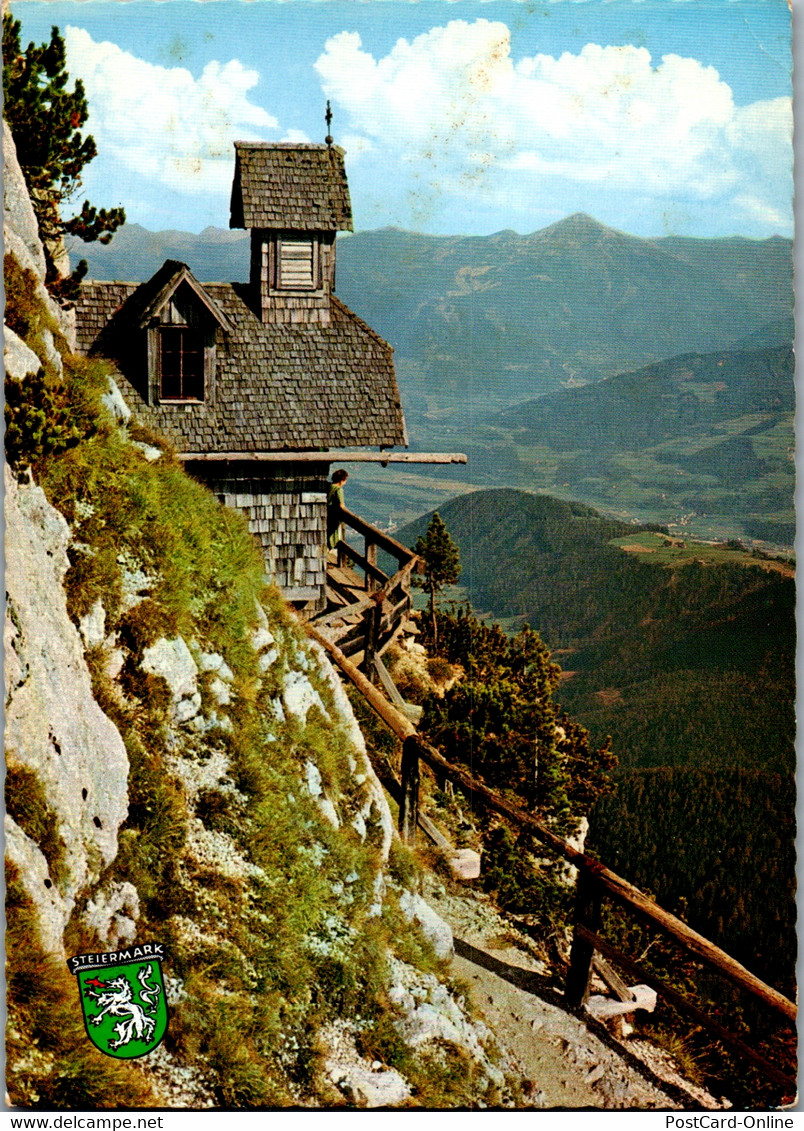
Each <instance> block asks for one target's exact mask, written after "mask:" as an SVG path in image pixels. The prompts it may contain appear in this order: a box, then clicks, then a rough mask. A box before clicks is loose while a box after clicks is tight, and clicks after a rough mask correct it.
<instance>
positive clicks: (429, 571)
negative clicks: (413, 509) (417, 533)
mask: <svg viewBox="0 0 804 1131" xmlns="http://www.w3.org/2000/svg"><path fill="white" fill-rule="evenodd" d="M413 550H414V553H416V554H418V555H419V557H420V558H421V559H422V561H423V563H424V569H423V571H422V572H423V573H424V581H423V582H422V583H421V584H422V585H423V588H424V589H426V590H427V593H428V594H429V597H430V603H429V610H430V623H431V625H432V630H433V651H434V652H437V651H438V624H437V621H436V593H440V592H441V590H442V589H443V588H444V586H445V585H453V584H454V583H455V582H456V581H457V580H458V578H459V577H460V574H461V559H460V553H459V551H458V547H457V546H456V545H455V543H454V542H453V541H452V539H451V538H450V536H449V531H448V530H447V527H446V524H445V523H444V520H443V519H442V517H441V515H440V514H439V513H438V511H436V512H435V514H434V515H433V517H432V518H431V519H430V525H429V526H428V527H427V533H426V534H425V535H423V537H421V538H419V539H418V541H417V542H416V545H415V546H414V547H413Z"/></svg>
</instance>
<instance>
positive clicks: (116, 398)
mask: <svg viewBox="0 0 804 1131" xmlns="http://www.w3.org/2000/svg"><path fill="white" fill-rule="evenodd" d="M101 401H102V402H103V404H104V405H105V406H106V408H108V410H109V412H110V413H111V414H112V416H113V417H114V419H115V420H116V421H117V422H118V424H127V423H128V422H129V420H130V419H131V409H130V408H129V407H128V405H127V404H126V402H125V401H124V400H123V394H122V393H121V392H120V389H119V388H118V387H117V382H116V381H113V380H112V378H111V377H110V378H109V392H108V393H104V394H103V396H102V397H101ZM157 451H158V449H157ZM160 455H161V453H160Z"/></svg>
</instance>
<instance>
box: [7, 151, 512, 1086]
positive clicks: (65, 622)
mask: <svg viewBox="0 0 804 1131" xmlns="http://www.w3.org/2000/svg"><path fill="white" fill-rule="evenodd" d="M4 158H5V223H4V233H5V240H6V252H7V258H6V285H7V323H9V325H7V327H6V354H5V356H6V370H7V389H8V405H9V410H8V411H9V414H10V415H9V421H10V423H9V433H8V435H9V437H10V443H11V445H12V448H13V458H11V460H10V462H11V467H10V469H9V472H8V475H7V495H6V523H7V538H6V552H7V582H6V584H7V590H8V603H7V609H6V628H5V632H6V637H5V639H6V657H7V662H6V673H5V674H6V711H7V714H6V718H7V727H6V757H7V764H8V777H7V815H6V839H7V869H8V877H9V905H8V916H9V933H8V945H9V958H10V967H9V982H8V986H9V1029H8V1033H9V1052H8V1087H9V1092H10V1095H11V1099H12V1102H13V1103H15V1104H17V1105H19V1106H23V1107H28V1106H44V1107H48V1106H52V1105H55V1104H57V1103H58V1104H66V1103H69V1104H71V1105H73V1106H82V1105H86V1106H99V1107H104V1106H107V1107H112V1106H115V1107H117V1106H121V1105H122V1106H125V1105H127V1104H142V1105H148V1104H152V1105H154V1106H168V1107H170V1106H174V1107H204V1106H215V1105H220V1104H224V1105H227V1106H234V1107H256V1106H265V1105H272V1106H282V1105H287V1104H304V1105H309V1106H341V1105H349V1104H351V1105H356V1106H376V1105H380V1104H382V1105H398V1104H403V1103H404V1104H406V1105H411V1104H412V1105H416V1104H427V1105H435V1106H438V1105H440V1104H444V1103H447V1104H470V1105H473V1104H480V1105H481V1106H482V1105H485V1104H488V1103H489V1102H502V1101H504V1097H505V1094H506V1091H505V1088H506V1086H505V1081H504V1080H503V1077H502V1075H501V1073H500V1072H499V1071H498V1070H497V1069H496V1068H495V1067H494V1066H493V1064H492V1063H491V1061H490V1059H489V1056H488V1054H487V1051H486V1047H485V1046H486V1044H487V1038H488V1034H487V1033H486V1032H485V1030H484V1028H483V1026H482V1025H479V1024H475V1023H473V1022H472V1020H471V1019H470V1018H469V1017H467V1016H466V1014H465V1012H464V1009H463V1007H462V1005H461V1004H460V1003H458V1002H456V1001H455V1000H454V998H453V997H452V996H451V994H450V993H449V991H448V990H447V989H446V987H445V986H444V985H443V984H442V981H441V980H440V977H439V971H440V970H441V965H440V964H441V963H442V962H443V960H444V958H445V957H447V956H448V954H449V952H450V949H451V935H450V932H449V928H448V927H447V926H446V925H445V924H444V923H443V922H442V921H441V920H439V919H438V917H437V916H436V915H435V914H434V912H432V911H431V909H430V908H429V907H428V906H427V904H426V903H425V902H424V901H423V900H422V899H421V897H420V895H419V894H418V892H417V890H416V889H417V883H418V881H417V876H416V870H415V867H414V865H413V862H412V861H411V859H410V858H409V856H408V855H407V853H406V852H405V851H404V849H402V848H401V846H400V845H399V843H398V841H396V838H395V833H394V830H393V823H392V819H391V815H390V812H389V810H388V806H387V803H386V800H385V797H384V794H383V791H382V789H381V787H380V785H379V783H378V781H377V779H376V776H375V775H374V772H373V770H372V767H371V765H370V763H369V761H368V758H367V757H366V751H365V744H364V742H363V738H362V735H361V733H360V730H359V728H358V726H357V724H356V722H355V718H354V715H353V714H352V710H351V707H350V704H349V700H348V698H347V697H346V694H345V693H344V690H343V688H342V686H341V684H340V681H339V680H338V678H337V676H336V675H335V673H334V671H333V670H332V669H331V667H330V666H329V664H328V661H327V659H326V658H325V656H324V655H323V653H322V652H321V651H320V650H319V649H318V648H317V647H316V646H314V645H311V643H310V642H309V641H307V639H306V638H305V637H304V635H303V633H302V632H301V630H300V628H299V626H298V625H297V624H296V623H295V621H294V620H293V619H292V617H291V616H290V614H289V613H288V612H287V610H286V609H285V608H284V607H283V606H282V604H281V601H280V599H279V597H278V595H277V594H276V592H275V591H271V590H266V589H265V588H264V586H263V582H262V565H261V560H260V558H259V553H258V551H256V549H255V548H254V547H253V546H252V545H251V544H250V541H249V538H248V535H247V531H246V530H245V527H244V525H243V523H242V522H241V520H240V519H239V517H238V516H237V515H235V514H234V513H232V512H226V511H225V510H224V509H223V508H221V507H219V505H218V504H217V503H216V502H215V500H214V499H213V498H212V497H211V496H209V495H207V493H206V492H205V491H204V490H203V489H202V488H200V487H199V486H198V485H196V484H194V483H192V482H191V481H190V480H188V479H186V477H185V476H184V474H183V472H182V470H181V468H180V467H179V466H178V465H177V464H175V463H174V462H173V461H172V459H171V456H170V453H169V451H167V450H166V448H165V447H164V446H163V445H162V444H161V442H160V440H159V438H158V437H155V436H153V435H151V434H149V433H146V432H145V431H144V430H143V429H141V428H140V427H139V426H138V424H137V421H136V419H135V418H133V417H132V415H131V413H130V411H129V409H128V408H127V406H126V405H125V404H124V403H123V402H122V399H121V398H120V395H119V392H118V391H117V389H116V387H115V385H114V381H113V374H110V372H109V371H108V370H106V369H105V368H104V367H103V366H102V365H98V364H95V363H93V364H88V363H86V362H84V361H82V360H80V359H77V358H75V357H74V356H72V354H71V352H70V347H71V326H70V319H69V315H66V314H65V313H64V312H63V311H62V310H61V309H60V308H59V307H58V306H56V305H55V304H54V303H53V302H52V300H51V299H50V297H49V296H48V294H47V292H46V291H45V288H44V284H43V277H44V257H43V255H42V249H41V245H40V244H39V240H38V234H37V230H36V221H35V217H34V215H33V211H32V209H31V207H30V201H29V199H28V196H27V193H26V191H25V185H24V181H23V178H22V175H21V173H20V171H19V168H18V166H17V164H16V160H15V157H14V151H13V144H12V143H11V141H10V138H9V136H8V134H6V135H5V137H4ZM10 450H11V449H10ZM152 940H158V941H160V942H163V943H164V944H165V946H166V949H167V954H168V957H167V961H166V964H165V975H166V984H167V987H168V997H169V1000H170V1005H171V1011H172V1012H171V1022H170V1026H169V1030H168V1034H167V1037H166V1039H165V1041H164V1042H163V1044H162V1045H160V1046H159V1048H158V1049H157V1050H155V1051H154V1052H153V1053H152V1054H150V1055H148V1056H145V1057H143V1058H141V1059H140V1060H138V1061H136V1062H133V1061H132V1062H128V1063H127V1065H126V1072H125V1073H123V1074H121V1073H120V1071H119V1065H118V1064H117V1062H115V1061H113V1060H109V1059H107V1058H104V1057H103V1056H102V1055H101V1054H99V1053H96V1052H95V1050H94V1049H93V1048H92V1047H91V1046H90V1045H89V1042H87V1041H86V1039H85V1036H84V1033H83V1025H82V1022H81V1014H80V1009H79V1004H78V998H77V990H76V988H75V984H74V982H72V981H71V979H70V978H69V976H68V974H67V969H66V966H65V964H64V959H65V957H66V956H68V955H69V954H73V953H76V952H79V951H83V950H101V951H102V950H110V949H115V948H116V947H118V946H119V945H121V944H129V943H133V942H143V941H152ZM32 986H34V987H35V989H34V990H33V991H32V989H31V987H32ZM445 1081H451V1083H449V1084H447V1083H445ZM456 1081H458V1083H456ZM450 1089H452V1090H451V1091H450Z"/></svg>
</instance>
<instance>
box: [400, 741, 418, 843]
mask: <svg viewBox="0 0 804 1131" xmlns="http://www.w3.org/2000/svg"><path fill="white" fill-rule="evenodd" d="M418 820H419V746H418V741H417V739H416V736H415V735H412V736H411V737H410V738H406V739H405V741H404V742H403V744H402V797H401V798H400V801H399V835H400V836H401V837H402V840H403V841H404V842H405V844H414V843H415V840H416V825H417V823H418Z"/></svg>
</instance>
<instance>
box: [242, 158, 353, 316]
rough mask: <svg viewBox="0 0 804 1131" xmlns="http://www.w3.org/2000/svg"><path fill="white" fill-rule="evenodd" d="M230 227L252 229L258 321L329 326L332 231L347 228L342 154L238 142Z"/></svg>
mask: <svg viewBox="0 0 804 1131" xmlns="http://www.w3.org/2000/svg"><path fill="white" fill-rule="evenodd" d="M229 226H230V227H232V228H248V229H249V230H250V231H251V272H250V277H251V288H252V294H253V296H254V301H255V307H256V309H257V311H258V313H259V316H260V318H261V320H262V321H263V322H291V323H294V324H305V323H317V324H319V325H321V324H324V325H327V324H329V321H330V296H331V294H332V292H333V290H334V287H335V233H336V232H337V231H352V205H351V201H350V199H349V186H348V184H347V182H346V170H345V167H344V153H343V150H342V149H339V148H337V147H335V146H327V145H291V144H287V143H282V144H277V145H269V144H266V143H254V142H240V141H239V142H235V173H234V181H233V184H232V200H231V215H230V221H229Z"/></svg>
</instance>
